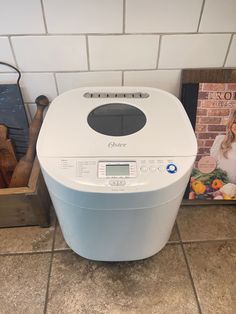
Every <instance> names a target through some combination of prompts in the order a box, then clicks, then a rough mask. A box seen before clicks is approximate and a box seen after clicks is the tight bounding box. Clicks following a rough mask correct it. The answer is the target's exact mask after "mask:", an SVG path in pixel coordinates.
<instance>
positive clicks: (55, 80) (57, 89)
mask: <svg viewBox="0 0 236 314" xmlns="http://www.w3.org/2000/svg"><path fill="white" fill-rule="evenodd" d="M53 78H54V82H55V86H56V92H57V96H58V95H59V94H60V93H59V88H58V83H57V75H56V73H53Z"/></svg>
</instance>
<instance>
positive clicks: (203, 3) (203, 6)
mask: <svg viewBox="0 0 236 314" xmlns="http://www.w3.org/2000/svg"><path fill="white" fill-rule="evenodd" d="M204 8H205V0H203V2H202V7H201V12H200V16H199V21H198V25H197V33H199V28H200V24H201V21H202V14H203V10H204Z"/></svg>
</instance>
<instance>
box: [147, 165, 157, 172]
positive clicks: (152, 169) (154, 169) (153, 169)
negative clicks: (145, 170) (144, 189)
mask: <svg viewBox="0 0 236 314" xmlns="http://www.w3.org/2000/svg"><path fill="white" fill-rule="evenodd" d="M149 169H150V171H152V172H155V171H157V168H156V167H154V166H151V167H149Z"/></svg>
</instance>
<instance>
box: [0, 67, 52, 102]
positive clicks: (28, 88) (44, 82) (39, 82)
mask: <svg viewBox="0 0 236 314" xmlns="http://www.w3.org/2000/svg"><path fill="white" fill-rule="evenodd" d="M17 78H18V75H17V74H15V73H7V74H6V73H2V74H0V83H1V84H15V83H16V81H17ZM20 87H21V92H22V95H23V99H24V102H34V101H35V99H36V97H38V96H39V95H45V96H47V97H48V99H49V100H50V101H51V100H53V99H54V98H55V97H56V96H57V91H56V83H55V80H54V76H53V74H52V73H22V75H21V79H20Z"/></svg>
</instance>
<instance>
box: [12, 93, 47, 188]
mask: <svg viewBox="0 0 236 314" xmlns="http://www.w3.org/2000/svg"><path fill="white" fill-rule="evenodd" d="M35 103H36V105H37V111H36V114H35V116H34V118H33V120H32V122H31V124H30V127H29V143H28V148H27V151H26V154H25V155H24V156H23V157H22V158H21V159H20V161H19V162H18V164H17V166H16V168H15V171H14V173H13V175H12V179H11V182H10V185H9V187H22V186H27V184H28V181H29V177H30V173H31V169H32V166H33V162H34V158H35V150H36V142H37V138H38V134H39V131H40V128H41V125H42V122H43V112H44V109H45V108H46V107H47V106H48V105H49V100H48V98H47V97H46V96H43V95H41V96H39V97H37V98H36V100H35Z"/></svg>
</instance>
